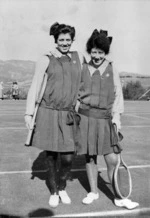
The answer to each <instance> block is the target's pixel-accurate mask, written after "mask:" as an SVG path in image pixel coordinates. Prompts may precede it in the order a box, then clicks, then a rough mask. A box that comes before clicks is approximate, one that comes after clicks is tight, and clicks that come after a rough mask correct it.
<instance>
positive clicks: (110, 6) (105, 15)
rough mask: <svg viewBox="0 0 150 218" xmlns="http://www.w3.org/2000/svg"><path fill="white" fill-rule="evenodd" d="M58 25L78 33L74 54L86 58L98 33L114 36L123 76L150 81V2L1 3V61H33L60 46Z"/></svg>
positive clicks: (63, 0) (20, 0)
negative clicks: (129, 74)
mask: <svg viewBox="0 0 150 218" xmlns="http://www.w3.org/2000/svg"><path fill="white" fill-rule="evenodd" d="M54 22H59V23H65V24H69V25H71V26H74V27H75V29H76V37H75V41H74V42H73V45H72V50H78V51H80V52H82V53H83V54H84V55H85V56H86V58H87V60H88V59H89V56H88V55H87V53H86V48H85V44H86V42H87V39H88V38H89V36H90V35H91V33H92V32H93V30H94V29H98V30H100V29H103V30H108V34H109V36H113V41H112V45H111V50H110V54H109V57H108V58H109V59H110V60H113V62H114V63H115V65H116V67H117V69H118V71H119V72H121V71H125V72H132V73H140V74H148V75H150V64H149V62H150V55H149V51H150V1H148V0H0V60H10V59H13V60H14V59H15V60H16V59H19V60H32V61H37V60H38V59H39V57H40V56H41V55H43V54H45V53H47V52H48V51H49V50H52V49H53V48H54V46H55V44H54V39H53V37H52V36H49V29H50V26H51V25H52V24H53V23H54Z"/></svg>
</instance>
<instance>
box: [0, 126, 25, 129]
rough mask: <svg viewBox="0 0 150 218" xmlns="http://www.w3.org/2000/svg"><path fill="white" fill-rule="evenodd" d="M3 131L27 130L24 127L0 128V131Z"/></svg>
mask: <svg viewBox="0 0 150 218" xmlns="http://www.w3.org/2000/svg"><path fill="white" fill-rule="evenodd" d="M4 129H7V130H9V129H10V130H12V129H15V130H16V129H18V130H22V129H23V130H24V129H27V128H26V127H5V126H4V127H0V130H4Z"/></svg>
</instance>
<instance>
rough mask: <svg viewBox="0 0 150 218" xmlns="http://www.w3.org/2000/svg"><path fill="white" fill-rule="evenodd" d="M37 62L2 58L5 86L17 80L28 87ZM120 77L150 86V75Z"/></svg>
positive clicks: (1, 77)
mask: <svg viewBox="0 0 150 218" xmlns="http://www.w3.org/2000/svg"><path fill="white" fill-rule="evenodd" d="M34 69H35V62H34V61H30V60H27V61H24V60H8V61H2V60H0V81H3V82H4V87H5V86H6V87H7V86H9V85H10V84H12V82H13V81H17V82H18V84H19V86H20V87H24V88H25V89H28V88H29V86H30V84H31V81H32V77H33V74H34ZM120 78H121V81H122V83H123V84H124V85H125V84H126V83H127V82H129V81H137V80H139V81H140V82H141V84H142V86H143V87H144V88H148V87H150V76H148V75H142V74H135V73H129V72H120Z"/></svg>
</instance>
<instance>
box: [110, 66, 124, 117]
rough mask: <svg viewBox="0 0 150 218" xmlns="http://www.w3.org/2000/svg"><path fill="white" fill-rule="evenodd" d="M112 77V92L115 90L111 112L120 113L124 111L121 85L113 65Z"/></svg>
mask: <svg viewBox="0 0 150 218" xmlns="http://www.w3.org/2000/svg"><path fill="white" fill-rule="evenodd" d="M113 78H114V88H115V90H114V92H115V101H114V104H113V108H112V113H118V114H122V113H123V112H124V99H123V92H122V86H121V82H120V77H119V73H118V71H117V70H116V68H115V67H114V66H113Z"/></svg>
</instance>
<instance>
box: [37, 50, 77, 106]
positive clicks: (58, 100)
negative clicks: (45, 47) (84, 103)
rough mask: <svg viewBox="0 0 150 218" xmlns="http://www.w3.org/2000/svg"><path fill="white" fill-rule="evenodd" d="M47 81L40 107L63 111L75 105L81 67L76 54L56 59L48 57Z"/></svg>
mask: <svg viewBox="0 0 150 218" xmlns="http://www.w3.org/2000/svg"><path fill="white" fill-rule="evenodd" d="M49 59H50V64H49V66H48V69H47V74H48V81H47V86H46V89H45V93H44V95H43V99H42V102H41V106H43V107H47V108H51V109H56V110H65V109H67V110H68V109H69V108H71V107H72V106H73V105H75V103H76V99H77V94H78V90H79V84H80V81H81V66H80V60H79V56H78V53H77V52H71V58H70V57H69V56H61V57H60V58H56V57H54V56H49Z"/></svg>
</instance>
